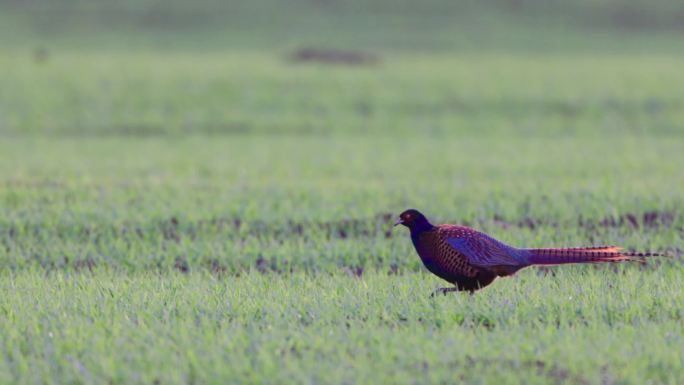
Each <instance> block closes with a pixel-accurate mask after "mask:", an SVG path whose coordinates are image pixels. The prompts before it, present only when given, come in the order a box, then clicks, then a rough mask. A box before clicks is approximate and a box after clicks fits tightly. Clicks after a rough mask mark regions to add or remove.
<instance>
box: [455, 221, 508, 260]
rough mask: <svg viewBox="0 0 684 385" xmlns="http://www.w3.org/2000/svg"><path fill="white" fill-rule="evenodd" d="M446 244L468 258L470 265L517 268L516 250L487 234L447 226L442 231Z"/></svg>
mask: <svg viewBox="0 0 684 385" xmlns="http://www.w3.org/2000/svg"><path fill="white" fill-rule="evenodd" d="M443 234H444V237H445V240H446V242H447V243H448V244H449V245H450V246H451V247H453V248H454V249H455V250H456V251H458V252H459V253H461V254H463V255H465V256H466V258H468V261H469V262H470V264H471V265H475V266H480V267H492V266H519V265H521V262H520V261H519V260H518V259H517V258H516V252H517V249H515V248H513V247H510V246H508V245H506V244H504V243H502V242H499V241H497V240H496V239H494V238H492V237H490V236H488V235H487V234H484V233H481V232H479V231H475V230H473V229H470V228H467V227H463V226H449V227H445V228H444V229H443Z"/></svg>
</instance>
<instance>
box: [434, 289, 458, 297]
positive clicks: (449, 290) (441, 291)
mask: <svg viewBox="0 0 684 385" xmlns="http://www.w3.org/2000/svg"><path fill="white" fill-rule="evenodd" d="M452 291H458V288H457V287H440V288H439V289H437V290H435V291H433V292H432V294H430V298H434V296H435V295H437V294H442V295H447V293H450V292H452Z"/></svg>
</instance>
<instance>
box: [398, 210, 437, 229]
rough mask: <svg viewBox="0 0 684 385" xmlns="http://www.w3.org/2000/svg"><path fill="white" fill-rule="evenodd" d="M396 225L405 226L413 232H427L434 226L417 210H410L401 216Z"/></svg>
mask: <svg viewBox="0 0 684 385" xmlns="http://www.w3.org/2000/svg"><path fill="white" fill-rule="evenodd" d="M394 225H395V226H396V225H404V226H406V227H408V228H409V229H411V231H412V232H413V231H425V230H430V229H431V228H432V224H430V222H429V221H428V220H427V218H425V215H423V214H422V213H421V212H420V211H418V210H416V209H408V210H406V211H404V212H403V213H401V214H399V220H398V221H396V222H395V223H394Z"/></svg>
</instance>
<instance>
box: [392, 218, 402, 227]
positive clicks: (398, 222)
mask: <svg viewBox="0 0 684 385" xmlns="http://www.w3.org/2000/svg"><path fill="white" fill-rule="evenodd" d="M402 223H404V220H403V219H401V218H399V220H398V221H396V222H394V226H392V227H395V226H397V225H400V224H402Z"/></svg>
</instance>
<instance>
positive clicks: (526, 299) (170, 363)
mask: <svg viewBox="0 0 684 385" xmlns="http://www.w3.org/2000/svg"><path fill="white" fill-rule="evenodd" d="M606 272H607V271H606V270H601V271H599V270H590V269H582V268H580V269H576V268H569V269H558V271H557V275H555V277H552V276H551V275H548V274H547V275H545V276H536V275H535V274H534V272H533V271H525V272H523V273H521V274H520V275H519V276H517V277H516V278H514V279H507V280H502V281H501V282H497V285H495V286H492V287H491V288H489V289H486V290H484V291H483V292H481V293H479V294H477V295H474V296H468V295H460V296H459V295H456V296H450V297H448V298H436V299H429V298H428V297H427V295H426V293H428V292H429V291H431V290H432V289H433V286H434V283H433V282H432V281H433V280H432V279H431V278H429V277H427V276H426V275H425V274H422V273H410V274H406V275H401V276H388V275H387V274H383V273H381V274H376V273H373V274H368V275H365V276H364V277H363V278H361V279H358V278H352V277H348V276H345V275H339V274H337V275H335V274H333V275H327V274H321V275H308V274H300V273H294V274H285V275H278V274H268V275H260V274H254V273H252V274H245V275H243V276H240V277H231V278H226V279H218V278H216V277H215V276H213V275H208V274H201V273H200V274H190V275H188V276H184V275H181V274H165V275H156V274H149V273H140V274H132V275H121V274H117V273H116V272H111V271H99V272H98V273H96V274H92V275H91V274H75V275H74V274H72V273H64V272H61V273H55V274H50V275H48V276H47V277H45V276H43V275H42V274H35V273H26V272H24V273H20V274H16V275H15V274H8V273H6V274H3V277H2V290H3V293H6V294H5V295H3V297H2V299H1V300H0V311H1V312H2V313H3V317H2V319H1V320H0V328H2V330H3V334H2V338H3V340H2V347H1V348H0V353H1V354H2V355H3V356H4V357H5V359H4V360H3V362H2V364H0V365H3V367H2V371H1V372H2V373H3V376H5V377H4V378H5V381H6V382H13V381H14V380H16V379H17V378H22V379H24V380H25V381H27V382H43V383H52V382H61V383H64V382H75V383H78V382H92V383H100V382H110V381H111V382H115V383H130V382H136V383H155V382H159V383H226V382H230V383H245V382H254V383H283V382H296V383H302V382H323V383H358V382H364V383H387V382H393V383H425V382H432V383H452V382H453V381H459V382H461V381H463V382H467V383H491V382H499V381H503V382H506V383H519V384H534V383H538V384H546V383H567V384H588V383H601V382H603V383H615V384H621V383H641V384H643V383H660V384H666V383H667V384H678V383H681V381H682V380H684V373H683V372H682V370H681V362H682V359H684V357H682V350H681V346H682V326H681V325H682V316H683V314H682V308H681V303H682V301H683V300H684V297H683V294H682V293H684V290H683V289H684V287H682V283H681V275H680V273H679V269H673V268H670V269H662V268H661V269H647V270H639V269H634V268H624V269H619V271H618V273H609V275H608V276H607V275H606ZM46 278H47V279H46Z"/></svg>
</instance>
